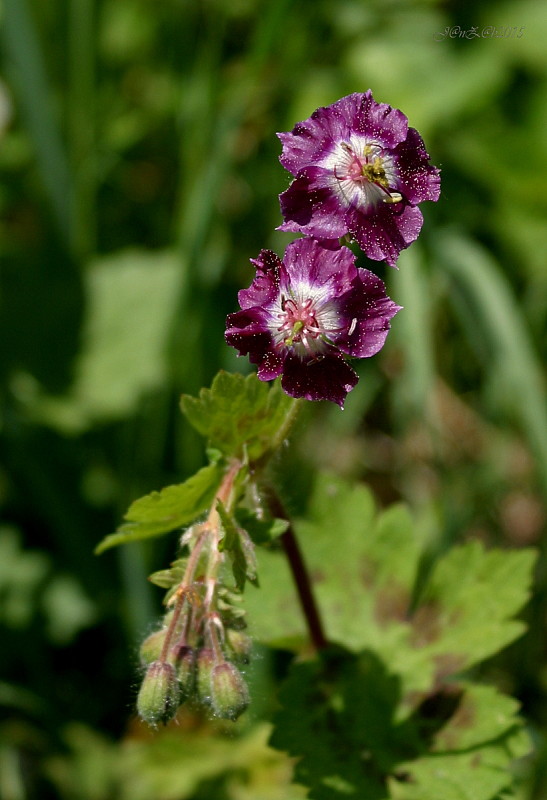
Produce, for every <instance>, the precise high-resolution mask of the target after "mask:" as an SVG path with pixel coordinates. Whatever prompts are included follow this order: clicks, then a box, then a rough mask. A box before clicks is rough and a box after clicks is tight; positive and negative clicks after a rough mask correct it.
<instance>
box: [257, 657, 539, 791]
mask: <svg viewBox="0 0 547 800" xmlns="http://www.w3.org/2000/svg"><path fill="white" fill-rule="evenodd" d="M401 690H402V685H401V681H400V679H399V677H398V676H397V675H395V674H393V673H392V672H391V671H390V670H389V668H388V666H387V665H386V664H385V663H384V662H383V661H382V660H381V659H379V658H378V657H377V656H376V655H375V654H373V653H372V652H370V651H365V652H363V653H360V654H358V655H352V654H349V653H344V652H343V651H341V650H334V649H333V650H332V651H328V652H326V653H323V654H322V655H321V657H320V658H317V659H315V660H313V661H308V662H304V663H303V662H299V663H295V664H293V667H292V668H291V671H290V674H289V677H288V679H287V680H286V681H285V683H284V685H283V686H282V689H281V692H280V698H279V699H280V704H281V709H280V711H278V713H277V714H276V716H275V719H274V722H275V728H274V732H273V735H272V737H271V740H270V742H271V744H272V745H273V746H274V747H278V748H279V749H282V750H285V751H287V752H288V753H289V754H290V755H291V756H293V757H295V758H297V759H298V760H297V762H296V767H295V776H294V777H295V780H296V781H298V782H301V783H304V784H305V785H306V786H308V787H309V788H310V793H309V795H308V796H309V797H310V798H311V800H336V798H341V799H342V798H345V797H355V798H367V800H440V798H442V800H495V798H497V797H498V796H499V793H500V792H501V791H503V790H504V789H508V788H509V787H510V784H511V773H510V771H509V769H508V767H509V764H510V761H511V760H512V759H513V758H515V757H519V756H522V755H524V754H526V753H527V752H528V751H529V749H530V743H529V741H528V737H527V736H526V734H524V733H523V731H522V724H521V722H520V720H519V719H518V717H517V716H516V712H517V708H518V704H517V703H516V702H515V701H514V700H512V699H511V698H509V697H505V696H504V695H501V694H500V693H498V692H497V691H496V690H495V689H492V688H489V687H484V686H473V685H468V684H460V685H454V686H452V687H451V690H450V692H448V693H447V694H446V696H445V699H446V697H448V698H449V699H450V697H452V699H453V701H452V702H451V703H450V702H449V703H448V704H447V703H446V702H445V703H442V702H437V703H433V702H432V700H434V699H435V698H429V702H428V703H424V704H422V705H421V706H420V707H419V708H418V709H416V711H415V712H414V713H413V715H412V716H411V717H410V718H406V719H403V720H401V718H400V713H399V710H400V707H401V702H402V694H401Z"/></svg>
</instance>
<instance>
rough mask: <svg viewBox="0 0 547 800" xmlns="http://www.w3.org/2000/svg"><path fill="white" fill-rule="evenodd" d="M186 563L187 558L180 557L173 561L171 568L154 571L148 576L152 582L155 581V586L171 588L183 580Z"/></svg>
mask: <svg viewBox="0 0 547 800" xmlns="http://www.w3.org/2000/svg"><path fill="white" fill-rule="evenodd" d="M186 563H187V559H186V558H179V559H177V561H174V562H173V563H172V565H171V568H170V569H160V570H158V571H157V572H153V573H152V574H151V575H149V576H148V580H149V581H150V583H153V584H154V585H155V586H159V587H161V588H162V589H170V588H171V587H172V586H175V585H177V586H178V584H179V583H180V582H181V581H182V577H183V575H184V569H185V567H186Z"/></svg>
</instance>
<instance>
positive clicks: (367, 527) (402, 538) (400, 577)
mask: <svg viewBox="0 0 547 800" xmlns="http://www.w3.org/2000/svg"><path fill="white" fill-rule="evenodd" d="M295 530H296V533H297V535H298V537H299V540H300V542H301V546H302V549H303V551H304V555H305V558H306V563H307V564H308V568H309V571H310V574H311V576H312V580H313V587H314V592H315V594H316V597H317V600H318V604H319V608H320V612H321V615H322V617H323V619H324V624H325V628H326V634H327V637H328V639H329V641H332V642H335V643H337V644H339V645H341V646H343V647H345V648H347V649H348V650H350V651H352V652H355V653H358V652H360V651H362V650H363V649H365V648H366V649H370V650H372V651H373V652H375V653H376V654H377V655H378V656H379V657H381V658H382V659H383V660H384V661H385V663H386V664H387V665H388V667H389V669H390V670H392V671H394V672H395V673H396V674H397V676H398V679H399V680H400V682H401V686H402V690H403V691H404V692H405V693H406V692H411V691H419V692H421V691H428V690H431V688H432V687H433V686H434V685H435V684H436V682H437V681H439V680H443V679H444V678H445V677H446V676H448V675H452V674H454V673H458V672H460V671H461V670H463V669H467V668H468V667H470V666H472V665H474V664H476V663H477V662H479V661H482V660H484V659H485V658H488V657H489V656H492V655H493V654H495V653H496V652H498V651H499V650H500V649H501V648H502V647H505V646H506V645H507V644H509V643H510V642H512V641H514V640H515V639H516V638H517V637H518V636H520V635H521V634H522V633H523V632H524V629H525V628H524V625H523V623H522V622H520V621H516V620H514V619H513V617H514V616H515V615H516V614H517V613H518V612H519V611H520V610H521V609H522V607H523V606H524V604H525V603H526V601H527V599H528V597H529V592H530V582H531V572H532V567H533V565H534V562H535V558H536V554H535V552H534V551H533V550H531V549H525V550H517V551H514V552H505V551H501V550H491V551H486V550H485V549H484V547H483V546H482V545H481V544H480V543H479V542H476V541H471V542H468V543H467V544H465V545H461V546H459V547H455V548H454V549H453V550H451V551H449V552H448V553H447V554H446V555H445V556H444V557H442V558H441V559H439V561H438V562H437V563H436V564H435V566H434V568H433V569H432V571H431V573H430V575H429V576H428V579H427V580H426V582H425V585H424V586H423V588H421V589H420V587H419V584H418V574H419V565H420V561H421V558H422V556H423V555H424V550H423V544H421V532H420V528H419V526H418V524H417V523H416V522H415V521H414V520H413V519H412V517H411V515H410V514H409V512H408V511H407V510H406V509H405V508H403V507H402V506H394V507H392V508H389V509H387V510H386V511H383V512H380V513H378V512H377V511H376V510H375V506H374V501H373V498H372V494H371V492H370V490H368V489H367V488H366V487H364V486H358V485H351V484H348V483H347V482H344V481H342V480H340V479H338V478H335V477H332V476H329V475H321V476H319V478H318V480H317V482H316V486H315V488H314V491H313V495H312V497H311V500H310V504H309V508H308V517H307V518H306V519H301V520H297V521H296V523H295ZM258 557H259V569H258V572H259V575H260V582H261V587H262V591H261V592H260V597H258V596H257V594H256V593H254V592H253V593H251V594H248V597H247V609H248V612H249V618H250V620H251V623H252V631H253V634H254V635H255V636H256V637H258V638H259V639H260V640H261V641H263V642H265V643H269V644H278V645H285V646H290V645H291V643H295V642H298V641H301V639H302V637H303V636H304V635H305V633H304V626H303V620H302V619H301V618H300V616H299V611H298V603H297V600H296V597H295V595H294V593H293V592H292V591H291V590H290V589H289V587H290V585H291V578H290V575H289V572H288V567H287V565H286V563H285V559H284V556H283V554H282V553H281V552H279V551H274V550H266V549H260V550H259V551H258ZM416 595H417V596H416Z"/></svg>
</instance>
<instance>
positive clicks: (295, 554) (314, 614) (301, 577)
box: [269, 492, 328, 650]
mask: <svg viewBox="0 0 547 800" xmlns="http://www.w3.org/2000/svg"><path fill="white" fill-rule="evenodd" d="M269 503H270V509H271V511H272V513H273V514H274V516H276V517H280V518H282V519H288V516H287V512H286V511H285V508H284V506H283V503H282V502H281V499H280V498H279V496H278V495H277V494H276V493H275V492H272V493H270V494H269ZM280 539H281V542H282V544H283V549H284V550H285V555H286V556H287V559H288V562H289V567H290V569H291V572H292V576H293V579H294V583H295V586H296V591H297V592H298V598H299V600H300V606H301V608H302V612H303V614H304V617H305V619H306V623H307V626H308V631H309V634H310V639H311V641H312V644H313V646H314V648H315V649H316V650H324V649H325V648H326V647H327V646H328V641H327V638H326V636H325V632H324V630H323V623H322V622H321V617H320V615H319V609H318V607H317V603H316V602H315V596H314V594H313V589H312V584H311V578H310V574H309V572H308V569H307V567H306V563H305V561H304V557H303V555H302V550H301V549H300V545H299V544H298V540H297V538H296V535H295V532H294V528H293V527H292V525H291V524H290V522H289V527H288V528H287V530H286V531H285V533H283V534H282V536H281V537H280Z"/></svg>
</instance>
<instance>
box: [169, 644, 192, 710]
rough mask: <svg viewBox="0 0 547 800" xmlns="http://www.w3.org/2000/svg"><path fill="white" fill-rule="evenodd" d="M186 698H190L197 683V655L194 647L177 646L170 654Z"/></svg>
mask: <svg viewBox="0 0 547 800" xmlns="http://www.w3.org/2000/svg"><path fill="white" fill-rule="evenodd" d="M169 656H170V660H172V663H173V665H174V667H175V670H176V673H177V677H178V679H179V683H180V687H181V690H182V694H183V696H184V697H189V696H190V695H191V694H192V692H193V689H194V684H195V681H196V653H195V650H194V648H193V647H189V646H188V645H185V644H183V645H177V647H174V648H173V649H172V650H171V652H170V654H169Z"/></svg>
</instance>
